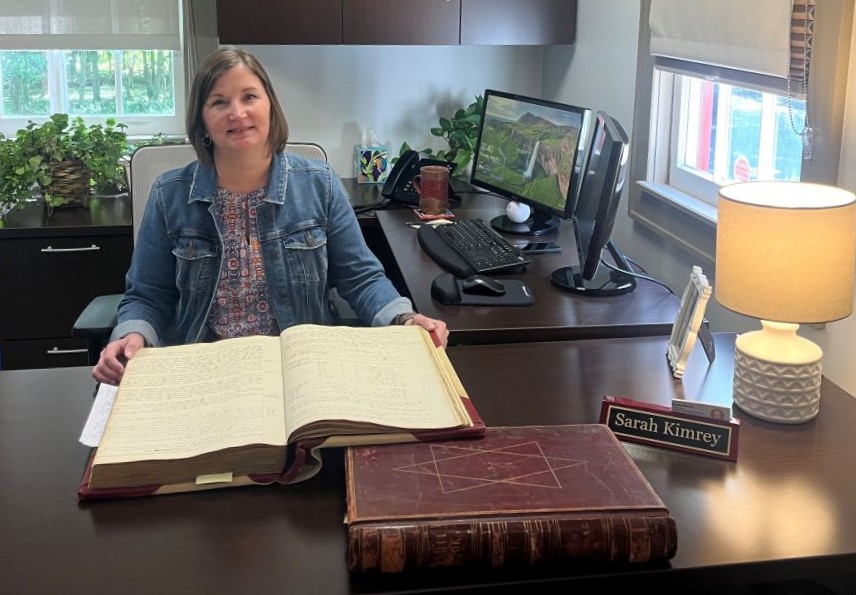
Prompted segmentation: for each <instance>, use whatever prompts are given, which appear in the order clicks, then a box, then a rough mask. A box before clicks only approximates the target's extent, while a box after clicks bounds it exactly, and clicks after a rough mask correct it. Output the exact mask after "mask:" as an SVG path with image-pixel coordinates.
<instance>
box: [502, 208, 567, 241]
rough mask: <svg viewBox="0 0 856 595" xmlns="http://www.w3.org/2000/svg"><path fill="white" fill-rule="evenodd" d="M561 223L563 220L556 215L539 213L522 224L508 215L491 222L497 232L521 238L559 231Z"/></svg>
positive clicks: (535, 213)
mask: <svg viewBox="0 0 856 595" xmlns="http://www.w3.org/2000/svg"><path fill="white" fill-rule="evenodd" d="M561 223H562V220H561V219H559V218H558V217H556V216H555V215H552V214H547V213H539V212H533V213H532V216H531V217H529V219H527V220H526V221H524V222H522V223H515V222H514V221H512V220H511V219H509V218H508V216H507V215H500V216H498V217H494V218H493V219H491V220H490V224H491V226H492V227H493V228H494V229H495V230H497V231H501V232H502V233H510V234H515V235H521V236H542V235H544V234H548V233H550V232H552V231H556V230H557V229H559V225H560V224H561Z"/></svg>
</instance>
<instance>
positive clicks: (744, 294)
mask: <svg viewBox="0 0 856 595" xmlns="http://www.w3.org/2000/svg"><path fill="white" fill-rule="evenodd" d="M718 212H719V215H718V221H717V230H716V280H715V282H714V295H715V298H716V301H717V302H719V303H720V304H722V305H723V306H724V307H726V308H728V309H729V310H733V311H734V312H737V313H739V314H745V315H747V316H752V317H755V318H759V319H761V330H759V331H752V332H748V333H744V334H741V335H739V336H738V337H737V341H736V345H735V352H734V358H735V361H734V404H735V405H737V406H738V407H740V409H742V410H743V411H745V412H746V413H748V414H750V415H752V416H754V417H758V418H761V419H764V420H767V421H772V422H780V423H801V422H805V421H808V420H810V419H812V418H814V417H815V416H816V415H817V412H818V410H819V408H820V380H821V360H822V357H823V351H822V350H821V348H820V347H819V346H818V345H816V344H815V343H813V342H812V341H809V340H808V339H805V338H803V337H800V336H799V335H797V329H798V328H799V325H800V324H803V323H815V324H816V323H824V322H831V321H833V320H839V319H842V318H845V317H847V316H849V315H850V313H851V312H852V311H853V281H854V259H856V197H854V195H853V194H852V193H850V192H847V191H846V190H842V189H840V188H836V187H834V186H825V185H821V184H809V183H802V182H742V183H737V184H731V185H727V186H723V187H722V188H721V189H720V191H719V207H718Z"/></svg>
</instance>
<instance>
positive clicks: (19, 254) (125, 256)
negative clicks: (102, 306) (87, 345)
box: [0, 229, 133, 341]
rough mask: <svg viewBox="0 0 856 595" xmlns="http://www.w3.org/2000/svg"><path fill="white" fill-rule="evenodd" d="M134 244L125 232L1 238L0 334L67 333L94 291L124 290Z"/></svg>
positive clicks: (42, 335) (26, 336)
mask: <svg viewBox="0 0 856 595" xmlns="http://www.w3.org/2000/svg"><path fill="white" fill-rule="evenodd" d="M132 250H133V246H132V239H131V233H130V229H129V230H128V233H127V234H124V235H103V236H94V235H93V236H79V237H45V238H15V239H11V238H4V239H3V240H2V241H0V262H2V263H3V265H2V267H0V340H3V341H6V340H12V339H48V338H56V337H70V336H71V327H72V326H73V325H74V321H75V320H77V316H78V315H79V314H80V313H81V312H82V311H83V308H84V307H86V304H88V303H89V301H90V300H91V299H92V298H93V297H95V296H98V295H103V294H110V293H122V292H124V291H125V273H126V272H127V270H128V267H129V266H130V263H131V251H132Z"/></svg>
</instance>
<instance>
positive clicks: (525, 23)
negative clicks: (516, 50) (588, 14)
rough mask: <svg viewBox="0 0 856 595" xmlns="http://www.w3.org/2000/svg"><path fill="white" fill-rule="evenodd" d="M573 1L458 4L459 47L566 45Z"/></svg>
mask: <svg viewBox="0 0 856 595" xmlns="http://www.w3.org/2000/svg"><path fill="white" fill-rule="evenodd" d="M576 20H577V2H576V0H461V45H570V44H572V43H574V41H575V39H576V31H577V28H576Z"/></svg>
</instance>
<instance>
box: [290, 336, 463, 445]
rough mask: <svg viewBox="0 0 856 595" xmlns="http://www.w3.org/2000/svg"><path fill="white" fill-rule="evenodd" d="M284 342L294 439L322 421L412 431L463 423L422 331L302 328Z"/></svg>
mask: <svg viewBox="0 0 856 595" xmlns="http://www.w3.org/2000/svg"><path fill="white" fill-rule="evenodd" d="M281 340H282V374H283V392H284V394H285V395H286V397H285V400H286V409H285V420H286V429H287V432H288V435H289V436H290V435H291V434H292V433H293V432H294V431H295V430H296V429H298V428H301V427H302V426H304V425H306V424H309V423H313V422H319V421H323V420H348V421H350V422H368V423H374V424H380V425H384V426H390V427H393V428H408V429H420V428H441V427H455V426H458V425H460V424H461V423H462V421H464V420H463V418H462V417H461V414H460V412H459V411H458V410H457V408H456V407H455V406H454V405H453V403H460V399H459V398H458V394H450V388H449V386H448V383H447V382H446V381H445V379H444V376H443V371H442V370H441V369H440V368H439V367H438V366H437V364H436V362H435V360H434V357H433V352H435V351H437V350H436V349H435V348H434V347H433V345H432V344H431V339H430V336H429V335H428V333H427V332H426V331H424V330H423V329H420V328H418V327H412V326H400V327H382V328H353V327H320V326H311V325H302V326H297V327H292V328H290V329H287V330H286V331H284V332H283V333H282V335H281Z"/></svg>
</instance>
